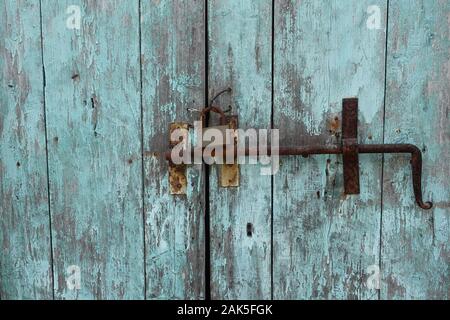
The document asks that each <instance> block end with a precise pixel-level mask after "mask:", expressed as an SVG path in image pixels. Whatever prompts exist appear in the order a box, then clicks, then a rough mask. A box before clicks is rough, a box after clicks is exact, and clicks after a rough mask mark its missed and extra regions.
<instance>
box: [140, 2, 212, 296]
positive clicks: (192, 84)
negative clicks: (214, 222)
mask: <svg viewBox="0 0 450 320" xmlns="http://www.w3.org/2000/svg"><path fill="white" fill-rule="evenodd" d="M141 15H142V16H141V21H142V37H141V41H142V42H141V45H142V86H143V88H142V95H143V119H144V123H143V136H144V148H145V154H144V155H145V158H144V165H145V167H144V181H145V186H144V187H145V193H144V207H145V230H146V233H145V235H146V236H145V247H146V250H145V252H146V270H147V271H146V272H147V277H146V283H147V298H148V299H202V298H204V294H205V292H204V289H205V284H204V278H205V272H204V270H205V260H204V254H205V248H204V243H205V242H204V241H205V230H204V221H205V218H204V195H205V189H204V170H202V166H201V165H196V166H192V167H190V168H189V169H188V172H187V177H188V186H187V194H186V195H182V196H173V195H170V194H169V177H168V166H167V162H166V160H165V159H164V157H163V152H165V151H166V150H168V148H169V133H168V129H169V124H170V123H171V122H175V121H182V122H186V121H189V122H191V123H192V121H193V120H194V117H193V116H194V115H192V114H190V113H189V112H188V110H187V108H188V107H191V108H201V107H202V106H204V101H205V64H206V61H205V46H204V45H203V43H204V39H205V15H204V3H203V2H202V1H183V2H179V1H170V0H163V1H143V2H142V7H141ZM195 116H197V115H195Z"/></svg>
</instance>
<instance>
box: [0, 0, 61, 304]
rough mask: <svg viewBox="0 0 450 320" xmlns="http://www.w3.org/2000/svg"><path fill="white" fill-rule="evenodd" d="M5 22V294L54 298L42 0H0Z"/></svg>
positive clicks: (1, 200) (0, 282) (0, 62)
mask: <svg viewBox="0 0 450 320" xmlns="http://www.w3.org/2000/svg"><path fill="white" fill-rule="evenodd" d="M0 28H1V29H0V39H1V40H0V55H1V58H0V69H1V81H0V82H1V88H2V90H1V92H0V141H1V142H0V217H1V219H0V239H1V240H0V243H1V245H0V248H1V249H0V250H1V255H0V297H1V298H2V299H51V298H52V294H53V286H52V268H51V265H52V263H51V247H50V224H49V210H48V196H47V195H48V192H47V191H48V190H47V164H46V163H47V162H46V152H45V121H44V104H43V100H44V99H43V88H44V81H43V73H42V55H41V36H40V34H41V32H40V19H39V1H2V3H1V4H0Z"/></svg>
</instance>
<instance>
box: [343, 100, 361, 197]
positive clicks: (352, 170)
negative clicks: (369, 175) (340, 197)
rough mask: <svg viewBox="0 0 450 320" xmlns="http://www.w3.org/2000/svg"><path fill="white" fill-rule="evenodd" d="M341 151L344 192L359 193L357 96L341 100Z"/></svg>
mask: <svg viewBox="0 0 450 320" xmlns="http://www.w3.org/2000/svg"><path fill="white" fill-rule="evenodd" d="M342 151H343V162H344V190H345V193H346V194H359V192H360V190H359V150H358V99H357V98H349V99H344V100H343V101H342Z"/></svg>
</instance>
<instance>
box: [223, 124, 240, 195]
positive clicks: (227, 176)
mask: <svg viewBox="0 0 450 320" xmlns="http://www.w3.org/2000/svg"><path fill="white" fill-rule="evenodd" d="M227 122H228V126H229V128H230V129H233V130H236V129H237V128H238V117H237V116H229V117H227ZM232 138H233V144H234V146H235V149H236V148H237V143H238V140H237V139H238V137H237V132H236V131H234V134H233V137H232ZM220 186H221V187H222V188H230V187H239V164H238V163H236V162H235V163H228V164H227V163H224V164H221V165H220Z"/></svg>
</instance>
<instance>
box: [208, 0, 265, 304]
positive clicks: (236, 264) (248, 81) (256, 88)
mask: <svg viewBox="0 0 450 320" xmlns="http://www.w3.org/2000/svg"><path fill="white" fill-rule="evenodd" d="M271 16H272V3H271V1H266V0H264V1H238V0H236V1H234V0H226V1H209V2H208V26H209V29H208V46H209V56H208V61H209V66H210V67H209V72H208V77H209V87H210V91H209V94H210V97H212V95H213V94H214V92H216V93H217V91H219V90H221V89H223V88H227V87H231V88H232V90H233V91H232V93H231V95H228V96H227V95H224V96H223V97H222V98H221V99H220V100H219V101H218V103H217V104H218V105H219V106H221V107H222V108H223V109H224V110H225V109H227V107H228V106H229V105H230V106H231V107H232V110H233V112H232V113H233V114H237V115H238V116H239V127H240V128H243V129H247V128H262V129H268V128H270V119H271V98H272V94H271V86H272V77H271V32H272V21H271V18H270V17H271ZM219 171H220V170H218V167H216V166H213V167H212V170H211V174H210V177H209V179H210V196H209V198H210V217H211V297H212V298H213V299H270V297H271V269H270V268H271V264H270V263H271V176H262V175H260V166H257V165H248V166H246V165H242V166H240V186H239V187H238V188H228V189H224V188H220V187H219V181H220V180H219ZM248 224H250V229H251V230H250V231H251V235H248V234H247V228H248V227H247V225H248Z"/></svg>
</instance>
